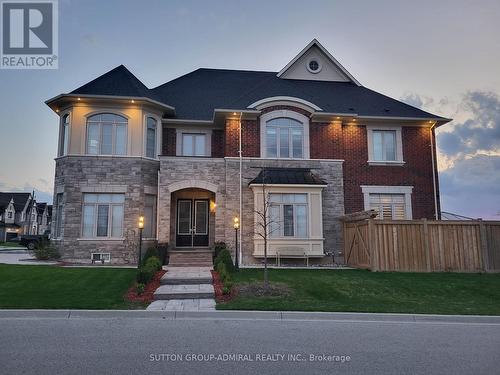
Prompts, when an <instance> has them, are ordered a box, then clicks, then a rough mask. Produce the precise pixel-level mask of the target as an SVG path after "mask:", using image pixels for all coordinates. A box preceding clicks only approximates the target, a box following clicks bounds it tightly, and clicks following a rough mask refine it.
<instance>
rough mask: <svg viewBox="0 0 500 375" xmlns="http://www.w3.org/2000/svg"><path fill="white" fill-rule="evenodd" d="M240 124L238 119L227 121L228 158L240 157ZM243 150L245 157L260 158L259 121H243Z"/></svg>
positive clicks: (226, 143) (226, 142) (226, 141)
mask: <svg viewBox="0 0 500 375" xmlns="http://www.w3.org/2000/svg"><path fill="white" fill-rule="evenodd" d="M239 139H240V138H239V122H238V120H237V119H234V120H227V121H226V134H225V145H226V156H239V155H238V149H239ZM241 149H242V151H243V156H247V157H260V125H259V120H242V121H241Z"/></svg>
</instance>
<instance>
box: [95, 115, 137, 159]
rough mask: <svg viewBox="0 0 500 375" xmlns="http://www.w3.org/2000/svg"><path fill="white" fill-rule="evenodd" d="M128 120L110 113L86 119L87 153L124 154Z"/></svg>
mask: <svg viewBox="0 0 500 375" xmlns="http://www.w3.org/2000/svg"><path fill="white" fill-rule="evenodd" d="M127 125H128V120H127V119H126V118H125V117H123V116H119V115H115V114H112V113H101V114H98V115H94V116H91V117H89V118H88V119H87V154H89V155H126V154H127V143H128V138H127Z"/></svg>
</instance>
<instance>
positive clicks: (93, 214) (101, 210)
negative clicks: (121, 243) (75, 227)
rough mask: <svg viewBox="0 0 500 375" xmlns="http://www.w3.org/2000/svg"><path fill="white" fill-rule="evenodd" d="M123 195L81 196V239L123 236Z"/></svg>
mask: <svg viewBox="0 0 500 375" xmlns="http://www.w3.org/2000/svg"><path fill="white" fill-rule="evenodd" d="M124 201H125V195H124V194H83V225H82V237H84V238H94V237H109V238H121V237H122V236H123V213H124Z"/></svg>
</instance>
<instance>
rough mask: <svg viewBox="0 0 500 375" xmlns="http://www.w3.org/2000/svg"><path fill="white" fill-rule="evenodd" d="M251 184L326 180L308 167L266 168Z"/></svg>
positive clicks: (304, 183) (301, 183) (294, 183)
mask: <svg viewBox="0 0 500 375" xmlns="http://www.w3.org/2000/svg"><path fill="white" fill-rule="evenodd" d="M251 184H276V185H326V182H325V181H323V180H322V179H321V178H319V177H318V176H316V175H315V174H314V173H312V172H311V170H310V169H306V168H264V169H262V170H261V171H260V173H259V175H258V176H257V177H255V178H254V179H253V180H252V181H250V183H249V185H251Z"/></svg>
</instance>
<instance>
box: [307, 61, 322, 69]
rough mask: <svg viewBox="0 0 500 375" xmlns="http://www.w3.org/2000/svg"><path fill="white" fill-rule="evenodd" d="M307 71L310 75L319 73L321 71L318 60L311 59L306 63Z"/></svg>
mask: <svg viewBox="0 0 500 375" xmlns="http://www.w3.org/2000/svg"><path fill="white" fill-rule="evenodd" d="M307 70H309V71H310V72H311V73H319V72H320V71H321V64H320V62H319V60H318V59H316V58H312V59H310V60H309V61H308V62H307Z"/></svg>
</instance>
